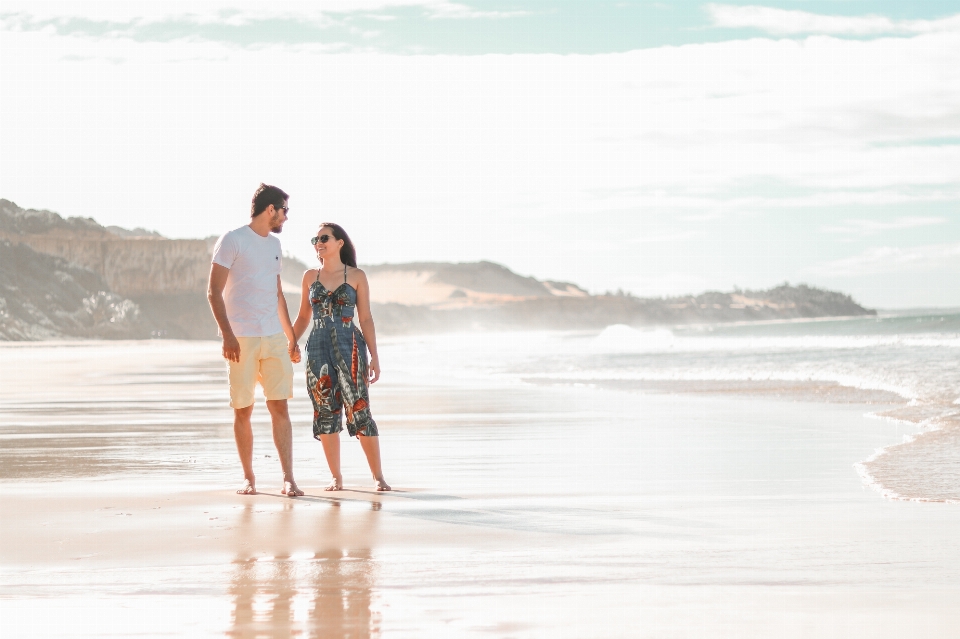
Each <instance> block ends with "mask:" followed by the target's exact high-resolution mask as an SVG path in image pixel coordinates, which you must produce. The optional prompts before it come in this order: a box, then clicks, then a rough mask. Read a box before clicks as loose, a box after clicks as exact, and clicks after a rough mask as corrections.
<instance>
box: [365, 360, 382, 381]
mask: <svg viewBox="0 0 960 639" xmlns="http://www.w3.org/2000/svg"><path fill="white" fill-rule="evenodd" d="M368 368H369V370H368V371H367V373H369V375H370V383H371V384H372V383H374V382H375V381H377V380H378V379H380V358H378V357H371V358H370V366H369V367H368Z"/></svg>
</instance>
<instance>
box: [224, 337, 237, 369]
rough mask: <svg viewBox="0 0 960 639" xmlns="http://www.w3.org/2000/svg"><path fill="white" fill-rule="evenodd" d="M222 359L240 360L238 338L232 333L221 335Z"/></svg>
mask: <svg viewBox="0 0 960 639" xmlns="http://www.w3.org/2000/svg"><path fill="white" fill-rule="evenodd" d="M223 359H225V360H228V361H231V362H237V363H239V362H240V340H238V339H237V338H236V337H234V336H233V335H224V336H223Z"/></svg>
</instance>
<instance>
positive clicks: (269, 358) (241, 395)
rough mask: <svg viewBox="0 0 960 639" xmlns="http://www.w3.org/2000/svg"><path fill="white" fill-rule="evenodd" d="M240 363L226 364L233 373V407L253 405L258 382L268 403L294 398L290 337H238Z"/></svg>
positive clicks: (231, 381) (231, 397) (231, 383)
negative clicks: (288, 342)
mask: <svg viewBox="0 0 960 639" xmlns="http://www.w3.org/2000/svg"><path fill="white" fill-rule="evenodd" d="M237 341H238V342H240V361H239V362H231V361H227V369H228V371H229V373H230V406H232V407H233V408H246V407H247V406H251V405H252V404H253V392H254V390H255V389H256V386H257V382H260V385H261V386H263V394H264V396H265V397H266V398H267V399H269V400H276V399H290V398H291V397H293V364H292V363H291V362H290V354H289V353H288V352H287V336H286V335H284V334H283V333H277V334H276V335H270V336H269V337H238V338H237Z"/></svg>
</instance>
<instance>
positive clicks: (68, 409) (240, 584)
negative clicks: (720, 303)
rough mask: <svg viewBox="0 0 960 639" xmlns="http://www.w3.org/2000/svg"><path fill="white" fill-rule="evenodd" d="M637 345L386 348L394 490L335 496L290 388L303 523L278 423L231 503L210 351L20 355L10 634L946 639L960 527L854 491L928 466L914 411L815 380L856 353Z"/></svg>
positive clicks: (11, 370) (10, 477) (3, 623)
mask: <svg viewBox="0 0 960 639" xmlns="http://www.w3.org/2000/svg"><path fill="white" fill-rule="evenodd" d="M845 326H846V325H845ZM624 329H626V327H623V329H615V330H614V331H613V332H609V331H607V332H599V333H592V334H558V333H546V332H543V333H514V334H495V333H487V334H471V335H452V336H451V335H447V336H443V335H441V336H421V337H405V338H387V339H384V340H382V341H383V343H382V344H381V360H382V364H383V368H384V375H383V378H382V380H381V381H380V382H378V383H377V384H376V385H374V386H373V388H372V390H371V401H372V404H373V412H374V416H375V417H376V419H377V421H378V424H379V426H380V431H381V446H382V449H383V458H384V470H385V473H386V478H387V480H388V481H389V482H390V483H391V484H392V485H393V486H394V488H396V489H397V490H396V491H395V492H393V493H387V494H377V493H376V492H375V491H374V490H373V482H372V480H371V479H370V477H369V471H368V470H367V469H366V464H365V462H364V460H363V458H362V453H361V451H360V447H359V445H358V444H357V442H356V440H349V441H348V440H347V439H346V436H345V434H344V446H343V462H344V481H345V485H346V490H344V491H342V492H339V493H333V494H331V493H327V492H324V491H323V490H322V487H323V485H325V484H326V482H327V479H328V476H327V471H326V468H325V464H324V462H323V454H322V451H321V448H320V445H319V443H317V442H316V441H314V440H313V439H312V437H311V431H310V418H311V413H310V406H309V402H308V401H307V399H306V397H305V394H304V391H303V384H304V382H303V368H302V365H301V366H299V367H297V368H296V375H297V378H296V382H295V398H294V400H292V402H291V414H292V417H293V421H294V431H295V432H294V456H295V473H296V477H297V480H298V482H299V483H300V485H301V487H302V488H303V489H304V490H305V492H306V496H305V497H302V498H296V499H288V498H286V497H283V496H282V495H280V493H279V488H280V473H279V464H278V462H277V459H276V451H275V449H274V448H273V444H272V441H271V439H270V432H269V431H270V429H269V423H268V421H267V413H266V409H265V407H264V406H263V401H262V398H260V399H258V405H257V407H256V409H255V412H254V430H255V437H256V444H255V470H256V472H257V479H258V489H259V490H260V494H259V495H257V496H253V497H246V496H239V495H236V494H235V493H234V490H235V489H236V488H237V487H239V480H240V479H241V474H240V469H239V462H238V461H237V459H236V452H235V449H234V443H233V436H232V425H231V411H230V409H229V407H228V406H227V389H226V380H225V366H224V364H223V361H222V359H220V357H219V344H218V343H216V342H186V341H182V342H178V341H163V340H155V341H135V342H98V341H77V342H59V343H51V342H47V343H16V344H14V343H6V344H0V356H2V357H3V361H4V362H5V364H6V366H4V367H3V370H2V372H0V441H2V447H0V477H2V480H3V482H4V490H3V491H2V493H0V511H2V513H3V517H2V519H0V540H2V542H3V543H2V544H0V566H2V568H0V635H3V636H16V637H20V636H23V637H34V636H35V637H50V636H64V637H70V636H78V637H82V636H90V637H109V636H117V637H120V636H123V637H129V636H143V637H167V636H237V637H275V636H276V637H285V636H303V637H451V636H458V637H769V636H781V637H902V636H925V637H938V636H944V637H946V636H951V635H952V632H953V631H954V629H955V627H956V624H957V622H958V621H960V613H957V612H956V611H955V607H954V605H953V603H954V602H955V601H956V598H957V596H958V595H960V585H958V584H960V582H958V580H957V575H958V572H960V542H958V541H957V540H956V538H955V537H956V536H955V534H954V531H955V530H956V528H957V525H958V524H960V509H958V507H957V506H956V505H955V504H952V503H944V502H938V503H931V502H923V501H910V500H909V499H890V498H887V497H884V496H883V495H882V494H881V490H879V489H877V488H876V487H871V485H870V477H871V476H870V474H869V472H865V471H863V470H862V465H863V464H864V463H869V462H868V461H867V460H869V459H870V458H871V457H872V456H876V455H877V451H878V450H882V449H889V447H891V446H895V445H897V444H901V443H902V442H904V441H916V440H915V439H914V438H916V437H917V436H918V435H920V441H921V442H922V440H923V436H924V435H923V433H924V428H925V426H924V425H923V424H922V423H918V422H914V421H910V420H905V419H901V420H894V419H887V418H882V417H880V418H878V415H882V414H883V413H885V412H888V411H891V410H903V407H904V405H905V404H907V402H908V401H912V400H911V398H909V397H906V396H905V395H906V394H909V392H910V389H904V388H901V387H898V386H896V385H895V384H894V383H893V382H892V381H891V379H886V380H885V381H884V380H879V379H878V380H874V381H876V383H871V382H870V379H868V377H865V376H863V375H861V377H860V378H858V379H859V381H858V382H855V381H852V377H849V376H851V375H853V374H854V373H856V372H857V370H859V371H860V372H862V371H863V370H866V369H865V368H864V367H865V366H866V364H863V362H860V363H859V364H858V361H859V360H858V361H854V360H853V359H851V357H852V356H850V354H849V352H847V351H848V350H849V348H850V347H849V346H843V347H842V348H843V349H847V350H844V353H846V355H845V356H844V357H842V358H840V360H842V362H843V366H844V367H845V368H843V369H842V370H839V369H838V370H837V371H836V373H837V374H833V373H831V371H833V369H831V368H830V365H828V364H823V363H821V365H820V366H819V370H820V371H821V373H823V374H821V375H819V376H817V375H806V376H805V377H804V376H803V375H800V374H797V370H801V369H803V367H804V366H807V365H808V364H809V362H810V361H813V359H811V358H816V357H820V358H822V361H823V362H827V361H832V360H828V359H826V357H827V356H826V355H822V354H820V353H821V350H822V349H827V350H830V349H831V348H835V347H836V344H834V345H833V346H831V344H832V343H831V342H829V340H827V342H824V341H823V340H824V339H825V338H823V337H822V336H821V337H818V338H816V339H818V340H820V341H819V342H817V343H816V344H815V345H814V346H815V347H816V348H817V349H821V350H816V351H811V350H807V351H803V353H804V354H803V355H802V357H801V355H797V353H798V352H800V351H799V350H798V349H799V348H800V347H799V346H796V345H794V344H793V342H789V339H792V338H791V337H789V336H786V337H785V336H784V333H790V332H796V331H800V332H803V331H806V333H804V336H801V337H802V339H801V341H802V340H807V342H809V341H810V339H812V338H810V337H809V335H808V334H809V333H810V332H811V331H812V332H814V333H816V332H817V331H820V333H822V332H823V330H826V329H824V328H823V327H812V328H811V327H810V326H807V327H806V328H804V329H802V330H801V329H795V328H792V327H790V326H788V327H787V328H779V329H776V328H773V329H771V328H765V327H759V328H758V327H752V328H750V329H749V331H750V335H751V337H750V338H749V340H748V341H750V343H749V344H743V343H736V342H731V341H726V342H722V344H720V342H717V341H716V340H717V339H723V338H720V337H716V336H711V337H709V338H708V337H701V336H689V335H687V336H684V335H681V334H679V333H676V334H672V335H671V336H670V337H669V339H668V336H667V335H666V333H665V332H663V331H661V332H656V331H648V332H637V333H636V334H629V333H626V332H625V330H624ZM627 330H629V329H627ZM744 330H746V329H744ZM831 330H833V329H831ZM837 330H839V331H840V333H842V332H843V330H846V329H842V330H840V329H837ZM851 330H854V329H851ZM898 330H899V329H898ZM771 331H772V332H775V333H776V335H775V336H774V337H770V336H769V335H766V333H769V332H771ZM777 331H779V332H777ZM836 332H837V331H834V333H836ZM854 332H855V333H856V334H857V335H861V334H863V333H865V331H864V330H863V329H862V327H860V328H856V329H855V330H854ZM726 337H727V338H730V339H734V340H735V339H741V340H742V339H743V338H742V336H739V337H738V336H736V335H727V336H726ZM631 339H632V340H634V342H630V340H631ZM708 339H713V340H714V341H712V342H709V343H708V344H707V346H703V344H701V343H700V342H697V341H696V340H708ZM764 339H774V340H778V341H776V343H775V345H774V346H771V345H770V344H768V343H767V342H763V341H762V340H764ZM831 339H833V338H831ZM858 339H859V338H858ZM925 339H926V338H925ZM665 340H667V341H668V342H669V344H667V342H665ZM684 340H687V341H684ZM691 340H692V341H691ZM757 340H760V342H758V341H757ZM784 340H787V341H786V342H785V341H784ZM613 341H616V343H617V344H619V347H620V350H619V351H611V349H610V348H608V347H609V345H610V343H612V342H613ZM861 341H862V340H861ZM665 344H667V345H665ZM718 344H719V345H718ZM737 344H739V345H737ZM888 346H889V344H886V343H885V342H884V343H883V344H880V346H877V347H876V349H883V348H887V347H888ZM807 347H810V344H809V343H808V344H807ZM894 347H896V348H899V346H896V345H895V346H893V347H891V348H894ZM805 348H806V347H805ZM836 348H839V347H836ZM864 348H865V347H864ZM932 348H933V349H934V350H937V351H938V352H939V351H940V350H942V345H935V346H934V347H932ZM578 349H579V350H578ZM724 349H726V350H724ZM876 349H875V350H873V351H870V353H869V357H867V355H866V354H865V353H866V351H863V350H862V348H861V351H862V352H861V351H857V352H858V353H861V355H863V357H865V358H866V359H865V360H864V361H869V362H875V361H880V359H882V357H881V356H882V352H881V350H876ZM831 352H833V351H831ZM931 352H933V351H931ZM631 353H632V354H631ZM716 353H720V355H716ZM785 353H786V355H785ZM810 353H813V354H810ZM711 354H713V355H711ZM714 356H715V359H713V360H711V359H710V358H711V357H714ZM788 356H789V357H792V358H793V359H790V360H789V361H786V360H785V359H784V358H786V357H788ZM738 357H739V358H741V359H740V360H737V358H738ZM830 357H834V355H830ZM931 357H934V356H933V355H931ZM667 358H674V359H671V360H669V361H668V359H667ZM804 358H806V359H804ZM745 361H749V362H751V366H752V368H751V369H750V371H752V372H749V371H748V372H747V373H744V374H742V375H739V377H738V374H734V373H736V371H737V370H740V369H738V368H737V367H738V366H741V365H742V364H743V362H745ZM817 361H820V360H817ZM838 361H839V360H838ZM884 361H885V360H884ZM718 362H720V363H722V366H726V367H727V368H724V369H723V371H726V372H723V371H721V370H720V369H719V368H717V367H718V366H721V364H720V363H718ZM805 362H806V363H805ZM858 365H860V366H861V368H860V369H856V370H854V369H855V368H856V366H858ZM764 366H766V367H767V368H770V369H771V370H772V369H773V368H775V369H776V370H779V371H781V374H779V375H771V374H766V375H764V374H761V373H762V370H766V369H764V368H763V367H764ZM645 367H646V368H645ZM798 367H799V368H798ZM651 370H654V372H655V374H654V373H651V372H650V371H651ZM675 370H683V371H686V373H685V374H684V375H678V374H675ZM744 370H746V369H744ZM884 370H886V369H884ZM911 370H912V369H911ZM758 371H760V372H758ZM824 371H825V372H824ZM840 374H845V375H848V378H843V379H841V378H840V377H839V375H840ZM831 375H833V376H832V377H831ZM711 380H712V381H711ZM840 382H843V383H840ZM918 388H920V390H921V391H922V390H923V388H922V387H918ZM914 399H915V398H914ZM921 399H923V398H922V397H921ZM938 432H944V431H942V430H941V431H938ZM905 438H906V439H905ZM882 457H884V455H880V456H879V457H877V459H880V458H882ZM858 464H859V465H860V466H858ZM890 472H893V471H890ZM904 481H905V480H904ZM914 483H916V482H914ZM921 483H922V482H921Z"/></svg>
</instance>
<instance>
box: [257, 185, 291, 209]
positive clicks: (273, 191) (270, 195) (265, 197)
mask: <svg viewBox="0 0 960 639" xmlns="http://www.w3.org/2000/svg"><path fill="white" fill-rule="evenodd" d="M289 199H290V196H289V195H287V194H286V193H284V192H283V191H281V190H280V189H279V188H277V187H275V186H270V185H269V184H264V183H263V182H261V183H260V186H258V187H257V192H256V193H254V194H253V201H252V202H251V203H250V217H257V216H258V215H260V214H261V213H263V212H264V211H266V210H267V207H268V206H270V205H271V204H273V208H275V209H279V208H280V207H281V206H283V203H284V202H286V201H287V200H289Z"/></svg>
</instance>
